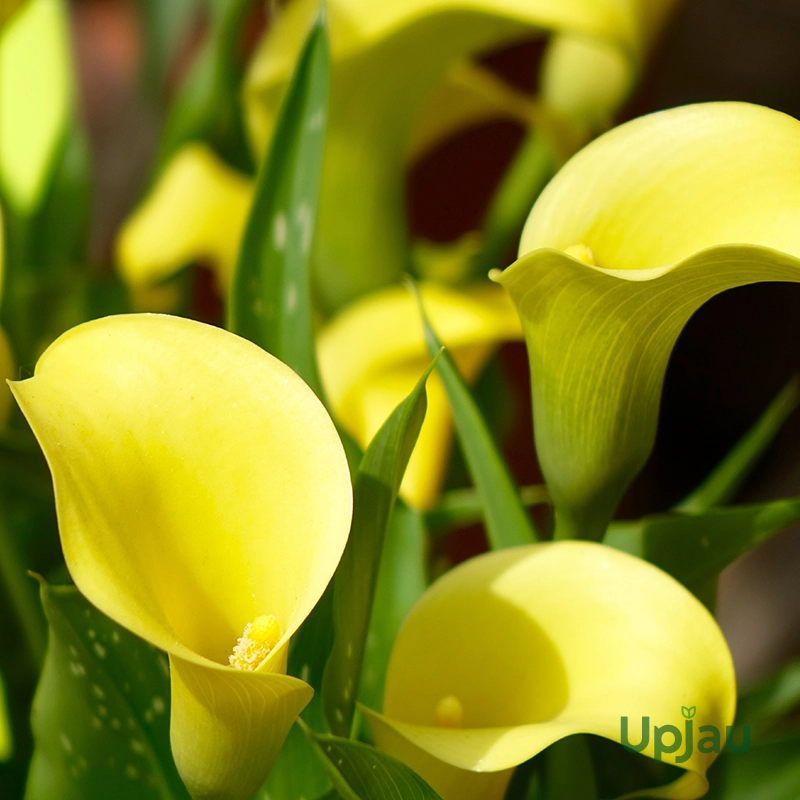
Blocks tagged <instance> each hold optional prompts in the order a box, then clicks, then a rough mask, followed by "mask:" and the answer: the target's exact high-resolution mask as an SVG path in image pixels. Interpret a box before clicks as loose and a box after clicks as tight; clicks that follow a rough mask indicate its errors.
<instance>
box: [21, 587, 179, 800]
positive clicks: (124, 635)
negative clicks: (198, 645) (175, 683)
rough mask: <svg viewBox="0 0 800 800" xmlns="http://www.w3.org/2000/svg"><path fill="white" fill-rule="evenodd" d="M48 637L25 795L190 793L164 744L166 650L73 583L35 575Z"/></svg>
mask: <svg viewBox="0 0 800 800" xmlns="http://www.w3.org/2000/svg"><path fill="white" fill-rule="evenodd" d="M41 596H42V604H43V606H44V610H45V615H46V616H47V621H48V622H49V624H50V642H49V646H48V651H47V657H46V659H45V665H44V670H43V672H42V676H41V679H40V682H39V687H38V689H37V691H36V698H35V700H34V710H33V717H32V725H33V733H34V739H35V744H36V749H35V752H34V756H33V761H32V764H31V771H30V777H29V780H28V787H27V791H26V795H25V797H26V800H52V798H55V797H57V798H59V800H73V798H74V800H83V798H90V797H91V798H95V797H97V798H100V797H114V798H119V800H127V799H128V798H129V799H130V800H146V799H149V798H153V800H156V798H157V799H158V800H178V799H180V800H188V797H189V795H188V793H187V792H186V790H185V788H184V787H183V784H182V783H181V780H180V778H179V777H178V773H177V770H176V769H175V765H174V763H173V761H172V753H171V751H170V746H169V697H170V694H169V667H168V664H167V659H166V657H165V656H164V655H163V654H162V653H159V652H158V651H156V650H154V649H153V648H152V647H150V645H148V644H146V643H145V642H143V641H142V640H140V639H138V638H137V637H135V636H133V635H132V634H130V633H128V632H127V631H126V630H124V629H123V628H120V627H119V626H118V625H116V624H115V623H113V622H112V621H111V620H109V619H108V618H107V617H105V616H103V615H102V614H101V613H100V612H99V611H97V610H96V609H95V608H94V607H92V606H91V605H89V603H88V602H87V601H86V600H84V598H83V597H82V596H81V595H80V594H79V592H78V591H77V589H75V588H74V587H71V586H62V587H52V586H49V585H48V584H47V583H45V581H44V580H42V581H41Z"/></svg>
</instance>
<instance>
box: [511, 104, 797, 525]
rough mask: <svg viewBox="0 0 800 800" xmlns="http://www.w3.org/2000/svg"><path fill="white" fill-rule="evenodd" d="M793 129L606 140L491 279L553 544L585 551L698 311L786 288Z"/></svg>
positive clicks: (728, 113)
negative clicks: (549, 510)
mask: <svg viewBox="0 0 800 800" xmlns="http://www.w3.org/2000/svg"><path fill="white" fill-rule="evenodd" d="M799 215H800V122H798V121H797V120H795V119H793V118H791V117H788V116H786V115H784V114H781V113H779V112H776V111H771V110H769V109H766V108H761V107H759V106H753V105H748V104H744V103H714V104H703V105H697V106H687V107H683V108H678V109H673V110H670V111H664V112H659V113H657V114H653V115H651V116H648V117H643V118H641V119H638V120H634V121H633V122H629V123H627V124H625V125H622V126H620V127H619V128H616V129H615V130H613V131H610V132H609V133H607V134H605V135H604V136H602V137H601V138H600V139H598V140H596V141H595V142H593V143H592V144H590V145H589V146H588V147H586V148H585V149H584V150H583V151H581V152H580V153H579V154H578V155H576V156H575V157H574V158H573V159H572V160H571V161H570V162H569V163H568V164H567V165H566V166H565V167H564V168H563V169H562V171H561V172H560V173H559V174H558V175H557V176H556V178H555V179H554V180H553V181H552V182H551V183H550V185H549V186H548V187H547V188H546V189H545V191H544V192H543V193H542V195H541V197H540V198H539V200H538V201H537V203H536V205H535V206H534V208H533V210H532V211H531V215H530V217H529V219H528V222H527V224H526V226H525V230H524V232H523V236H522V242H521V245H520V254H521V257H520V259H519V260H518V261H517V262H516V263H515V264H513V265H512V266H511V267H509V268H508V269H507V270H506V271H505V272H503V273H501V274H499V276H498V277H497V279H498V280H499V281H500V282H501V283H502V284H503V285H504V286H505V288H506V289H508V291H509V292H510V294H511V296H512V298H513V299H514V302H515V303H516V305H517V308H518V310H519V313H520V316H521V318H522V322H523V327H524V329H525V338H526V341H527V344H528V353H529V358H530V365H531V382H532V387H533V409H534V410H533V413H534V429H535V434H536V447H537V454H538V456H539V462H540V464H541V466H542V470H543V472H544V475H545V479H546V481H547V485H548V489H549V491H550V494H551V496H552V498H553V501H554V503H555V507H556V516H557V531H556V533H557V536H562V537H564V536H566V537H570V536H579V537H590V538H599V537H600V536H601V535H602V533H603V531H604V529H605V527H606V525H607V523H608V521H609V520H610V519H611V517H612V515H613V513H614V509H615V508H616V505H617V502H618V501H619V498H620V497H621V496H622V493H623V492H624V491H625V489H626V487H627V485H628V483H629V482H630V480H631V479H632V478H633V476H634V475H635V474H636V473H637V472H638V470H639V469H640V468H641V467H642V465H643V464H644V462H645V461H646V459H647V457H648V455H649V453H650V450H651V449H652V446H653V441H654V438H655V431H656V424H657V416H658V404H659V398H660V394H661V387H662V384H663V380H664V373H665V370H666V367H667V362H668V360H669V355H670V353H671V351H672V347H673V345H674V344H675V341H676V339H677V338H678V335H679V334H680V332H681V330H682V328H683V326H684V325H685V324H686V322H687V321H688V320H689V318H690V317H691V316H692V314H693V313H694V312H695V311H696V310H697V309H698V308H700V306H701V305H702V304H703V303H705V302H706V301H707V300H709V299H710V298H711V297H713V296H714V295H716V294H718V293H719V292H722V291H725V290H726V289H730V288H733V287H735V286H743V285H745V284H749V283H755V282H758V281H798V280H800V260H798V259H800V225H798V224H797V220H798V216H799Z"/></svg>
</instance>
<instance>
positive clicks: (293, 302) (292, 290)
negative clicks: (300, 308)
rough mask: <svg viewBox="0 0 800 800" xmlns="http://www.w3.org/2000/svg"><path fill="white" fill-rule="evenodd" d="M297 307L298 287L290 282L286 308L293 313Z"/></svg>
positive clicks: (287, 290) (287, 289) (287, 288)
mask: <svg viewBox="0 0 800 800" xmlns="http://www.w3.org/2000/svg"><path fill="white" fill-rule="evenodd" d="M295 308H297V287H296V286H295V285H294V284H293V283H290V284H289V285H288V286H287V287H286V310H287V311H288V312H289V313H290V314H291V313H292V312H293V311H294V310H295Z"/></svg>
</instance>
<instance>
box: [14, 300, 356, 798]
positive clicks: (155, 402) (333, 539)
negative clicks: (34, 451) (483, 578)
mask: <svg viewBox="0 0 800 800" xmlns="http://www.w3.org/2000/svg"><path fill="white" fill-rule="evenodd" d="M12 390H13V392H14V395H15V397H16V399H17V401H18V403H19V405H20V407H21V408H22V411H23V413H24V414H25V416H26V417H27V419H28V421H29V423H30V425H31V427H32V428H33V431H34V433H35V434H36V437H37V439H38V440H39V443H40V444H41V446H42V449H43V450H44V453H45V456H46V458H47V461H48V463H49V465H50V470H51V472H52V474H53V483H54V486H55V495H56V509H57V512H58V522H59V530H60V533H61V543H62V546H63V550H64V556H65V559H66V562H67V566H68V568H69V571H70V574H71V575H72V578H73V579H74V581H75V583H76V585H77V586H78V588H79V589H80V590H81V592H82V593H83V594H84V595H85V596H86V597H87V598H88V599H89V600H90V601H91V602H92V603H93V604H94V605H96V606H97V607H98V608H99V609H100V610H101V611H103V612H104V613H106V614H107V615H108V616H109V617H111V618H112V619H114V620H116V621H117V622H119V623H120V624H121V625H124V626H125V627H126V628H128V629H130V630H131V631H133V632H134V633H136V634H137V635H139V636H141V637H142V638H143V639H146V640H147V641H149V642H151V643H152V644H153V645H155V646H156V647H159V648H161V649H162V650H165V651H166V652H167V653H168V654H169V660H170V670H171V682H172V719H171V741H172V750H173V753H174V756H175V761H176V764H177V766H178V770H179V772H180V774H181V776H182V778H183V780H184V782H185V783H186V785H187V787H188V788H189V791H190V792H191V794H192V796H193V797H194V798H230V800H248V798H250V797H252V795H253V794H254V793H255V792H256V790H257V789H258V787H259V786H260V785H261V783H262V782H263V780H264V778H265V777H266V774H267V772H268V771H269V769H270V767H271V765H272V763H273V762H274V760H275V758H276V757H277V755H278V752H279V751H280V748H281V745H282V744H283V740H284V738H285V736H286V734H287V732H288V730H289V728H290V727H291V725H292V723H293V722H294V720H295V718H296V716H297V714H298V713H299V712H300V711H301V710H302V708H303V707H304V706H305V705H306V703H307V702H308V701H309V699H310V697H311V694H312V690H311V688H310V687H309V686H308V685H307V684H305V683H304V682H303V681H300V680H298V679H296V678H293V677H289V676H287V675H285V674H284V673H285V669H286V653H287V645H288V642H289V637H290V636H291V635H292V634H293V633H294V632H295V631H296V630H297V628H298V626H299V625H300V624H301V622H302V621H303V620H304V619H305V617H306V616H307V615H308V613H309V612H310V611H311V609H312V608H313V607H314V605H315V603H316V602H317V600H318V599H319V597H320V596H321V594H322V592H323V591H324V589H325V586H326V585H327V583H328V581H329V580H330V578H331V576H332V574H333V572H334V570H335V568H336V565H337V564H338V561H339V558H340V556H341V553H342V551H343V549H344V546H345V542H346V539H347V534H348V530H349V525H350V514H351V489H350V481H349V472H348V468H347V463H346V461H345V457H344V452H343V450H342V446H341V443H340V441H339V438H338V436H337V434H336V431H335V429H334V427H333V424H332V422H331V420H330V418H329V417H328V415H327V413H326V412H325V410H324V408H323V406H322V405H321V403H320V402H319V401H318V400H317V398H316V397H315V395H314V394H313V393H312V392H311V390H310V389H309V388H308V387H307V386H306V385H305V384H304V383H303V382H302V381H301V380H300V378H298V377H297V375H295V374H294V372H292V371H291V370H290V369H289V368H288V367H286V366H285V365H284V364H282V363H280V362H279V361H277V360H276V359H275V358H273V357H272V356H270V355H269V354H267V353H265V352H264V351H263V350H261V349H260V348H258V347H256V346H255V345H253V344H251V343H250V342H248V341H245V340H244V339H240V338H239V337H237V336H234V335H233V334H230V333H227V332H226V331H223V330H221V329H219V328H214V327H211V326H208V325H203V324H201V323H198V322H192V321H190V320H186V319H180V318H177V317H168V316H159V315H146V314H140V315H127V316H119V317H107V318H105V319H100V320H95V321H93V322H88V323H86V324H84V325H81V326H79V327H77V328H73V329H72V330H70V331H68V332H67V333H65V334H64V335H63V336H62V337H60V338H59V339H58V340H56V342H55V343H54V344H52V345H51V346H50V347H49V348H48V349H47V351H45V353H44V355H42V357H41V358H40V360H39V363H38V364H37V366H36V373H35V375H34V377H33V378H30V379H28V380H25V381H21V382H18V383H14V384H12ZM237 640H238V644H237ZM242 640H246V641H244V642H243V641H242ZM250 645H253V646H254V647H255V650H253V649H252V648H251V647H250ZM231 655H233V656H234V662H235V666H230V665H229V658H230V657H231ZM251 657H252V658H251ZM246 665H249V667H250V668H245V669H241V668H240V669H237V668H235V667H236V666H238V667H242V666H246Z"/></svg>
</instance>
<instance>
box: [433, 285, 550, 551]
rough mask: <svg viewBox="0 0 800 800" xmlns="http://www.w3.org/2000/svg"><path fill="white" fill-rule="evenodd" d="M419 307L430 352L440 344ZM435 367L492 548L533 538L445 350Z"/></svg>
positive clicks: (513, 488) (502, 464)
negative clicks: (480, 501)
mask: <svg viewBox="0 0 800 800" xmlns="http://www.w3.org/2000/svg"><path fill="white" fill-rule="evenodd" d="M420 302H422V301H421V300H420ZM420 308H421V309H422V315H423V324H424V327H425V341H426V342H427V345H428V350H429V351H430V353H431V354H434V353H436V352H437V351H439V350H440V349H441V347H442V344H441V342H440V341H439V338H438V336H437V335H436V332H435V331H434V330H433V328H432V327H431V325H430V323H429V321H428V319H427V317H426V316H425V311H424V307H423V306H422V305H421V306H420ZM436 369H437V371H438V373H439V377H440V378H441V379H442V383H443V384H444V388H445V391H446V392H447V398H448V400H449V401H450V408H451V409H452V411H453V418H454V420H455V426H456V432H457V433H458V439H459V442H460V443H461V448H462V450H463V452H464V456H465V457H466V459H467V464H468V465H469V468H470V473H471V474H472V480H473V481H474V483H475V488H476V489H477V491H478V493H479V494H480V496H481V500H482V502H483V508H484V515H485V517H484V518H485V522H486V532H487V536H488V537H489V543H490V544H491V546H492V547H493V548H501V547H514V546H515V545H520V544H529V543H530V542H533V541H535V540H536V539H537V536H536V533H535V531H534V528H533V523H532V522H531V520H530V518H529V517H528V514H527V512H526V511H525V508H524V507H523V505H522V503H521V502H520V498H519V491H518V489H517V487H516V486H515V485H514V481H513V479H512V477H511V474H510V473H509V471H508V467H507V466H506V464H505V461H504V460H503V457H502V455H501V454H500V452H499V451H498V448H497V445H496V444H495V442H494V440H493V439H492V435H491V433H490V432H489V429H488V427H487V426H486V422H485V421H484V419H483V417H482V416H481V413H480V410H479V409H478V406H477V405H476V403H475V400H474V399H473V398H472V395H471V394H470V391H469V388H468V387H467V385H466V383H465V382H464V379H463V378H462V377H461V375H460V374H459V372H458V368H457V367H456V365H455V362H454V361H453V359H452V356H450V354H449V353H448V352H447V350H445V351H444V352H442V354H441V356H440V357H439V361H438V362H437V366H436Z"/></svg>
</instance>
